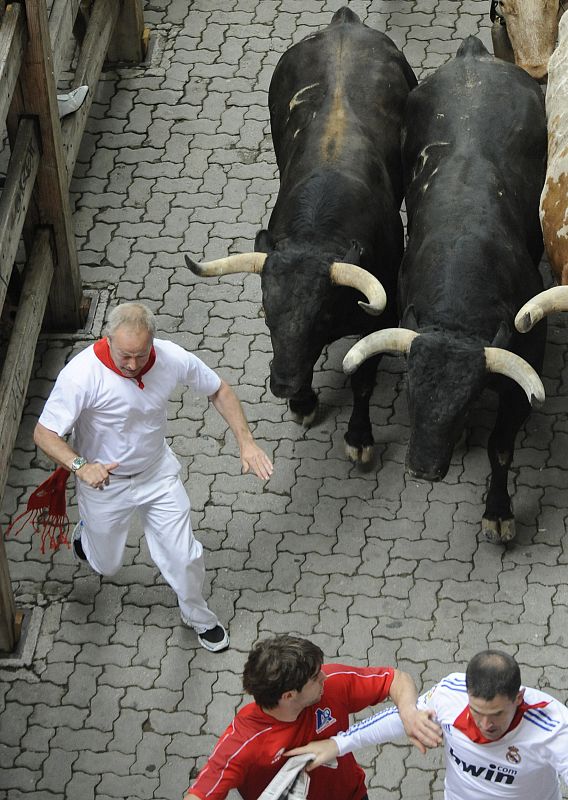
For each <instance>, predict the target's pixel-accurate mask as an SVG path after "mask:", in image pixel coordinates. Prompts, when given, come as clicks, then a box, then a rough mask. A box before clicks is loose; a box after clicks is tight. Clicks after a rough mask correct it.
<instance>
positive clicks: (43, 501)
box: [6, 467, 70, 553]
mask: <svg viewBox="0 0 568 800" xmlns="http://www.w3.org/2000/svg"><path fill="white" fill-rule="evenodd" d="M68 477H69V470H67V469H65V468H64V467H57V469H56V470H55V472H52V474H51V475H50V476H49V478H48V479H47V480H46V481H44V482H43V483H42V484H41V485H40V486H38V487H37V489H36V490H35V491H33V492H32V493H31V495H30V499H29V500H28V504H27V506H26V510H25V511H24V512H22V513H21V514H20V515H19V516H17V517H16V519H14V520H12V522H11V523H10V524H9V525H8V527H7V529H6V536H8V534H9V533H10V531H11V530H12V529H13V528H14V526H15V525H16V523H18V522H19V523H20V524H19V525H18V526H17V527H16V529H15V530H14V536H17V535H18V534H19V532H20V531H21V530H22V528H24V527H25V526H26V525H27V524H28V522H29V523H30V525H31V526H32V529H33V532H34V533H39V534H40V535H41V552H42V553H45V540H46V539H49V547H50V549H51V550H57V548H58V547H59V545H60V544H66V545H67V547H70V542H69V537H68V536H67V531H68V530H69V518H68V516H67V510H66V502H65V485H66V483H67V478H68Z"/></svg>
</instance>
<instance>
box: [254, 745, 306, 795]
mask: <svg viewBox="0 0 568 800" xmlns="http://www.w3.org/2000/svg"><path fill="white" fill-rule="evenodd" d="M314 758H315V755H314V754H313V753H304V754H302V755H301V756H292V757H291V758H288V759H286V763H285V764H284V766H283V767H281V769H280V770H279V771H278V772H277V773H276V775H275V776H274V777H273V778H272V780H271V781H270V783H269V784H268V786H267V787H266V789H265V790H264V791H263V793H262V794H261V795H260V796H259V798H258V800H305V798H306V797H307V796H308V789H309V786H310V776H309V775H308V773H307V772H305V771H304V767H305V766H306V764H309V762H310V761H313V760H314Z"/></svg>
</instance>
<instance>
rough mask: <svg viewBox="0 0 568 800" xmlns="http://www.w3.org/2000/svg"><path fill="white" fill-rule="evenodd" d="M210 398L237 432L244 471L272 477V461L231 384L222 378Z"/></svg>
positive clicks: (231, 427) (266, 477)
mask: <svg viewBox="0 0 568 800" xmlns="http://www.w3.org/2000/svg"><path fill="white" fill-rule="evenodd" d="M209 399H210V400H211V402H212V403H213V405H214V406H215V408H216V409H217V411H218V412H219V414H221V416H222V417H223V418H224V420H225V421H226V422H227V424H228V425H229V427H230V429H231V430H232V431H233V433H234V434H235V439H236V440H237V444H238V445H239V450H240V451H241V463H242V465H243V472H244V473H246V472H248V471H249V470H252V471H253V472H254V474H255V475H257V476H258V477H259V478H262V479H263V480H267V479H268V478H270V476H271V475H272V470H273V467H272V461H271V460H270V459H269V458H268V456H267V455H266V453H265V452H264V450H262V449H261V448H260V447H259V446H258V445H257V444H256V442H255V441H254V439H253V436H252V433H251V432H250V428H249V426H248V422H247V420H246V417H245V413H244V411H243V407H242V406H241V404H240V401H239V398H238V397H237V395H236V394H235V393H234V391H233V390H232V389H231V387H230V386H229V384H228V383H226V382H225V381H224V380H221V385H220V386H219V388H218V389H217V391H216V392H215V394H213V395H211V397H210V398H209Z"/></svg>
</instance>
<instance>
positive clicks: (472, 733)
mask: <svg viewBox="0 0 568 800" xmlns="http://www.w3.org/2000/svg"><path fill="white" fill-rule="evenodd" d="M548 703H549V701H548V700H543V701H541V702H540V703H534V704H533V705H529V704H528V703H525V701H524V700H523V701H522V703H521V704H520V705H519V706H518V707H517V710H516V711H515V716H514V717H513V719H512V720H511V724H510V725H509V727H508V728H507V730H506V731H505V733H504V734H503V736H505V735H506V734H507V733H509V731H512V730H514V729H515V728H516V727H517V726H518V725H519V724H520V722H521V720H522V718H523V714H524V713H525V711H527V710H528V709H530V708H544V707H545V706H547V705H548ZM454 728H457V730H458V731H461V732H462V733H464V734H465V735H466V736H467V738H468V739H471V741H472V742H475V744H491V742H497V741H499V739H502V738H503V736H500V737H499V739H486V738H485V736H484V735H483V734H482V733H481V731H480V730H479V728H478V727H477V725H476V724H475V722H474V721H473V717H472V716H471V713H470V710H469V706H466V707H465V708H464V710H463V711H462V712H461V714H460V715H459V716H458V717H456V719H455V721H454Z"/></svg>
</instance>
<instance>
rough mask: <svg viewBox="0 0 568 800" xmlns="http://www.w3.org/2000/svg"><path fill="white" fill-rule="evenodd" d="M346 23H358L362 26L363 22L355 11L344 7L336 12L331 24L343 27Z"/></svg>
mask: <svg viewBox="0 0 568 800" xmlns="http://www.w3.org/2000/svg"><path fill="white" fill-rule="evenodd" d="M344 22H350V23H354V22H356V23H358V24H359V25H360V24H361V20H360V19H359V17H358V16H357V14H356V13H355V12H354V11H351V9H350V8H347V6H342V7H341V8H340V9H339V10H338V11H336V12H335V14H334V15H333V17H332V18H331V22H330V23H329V24H330V25H341V24H342V23H344Z"/></svg>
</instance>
